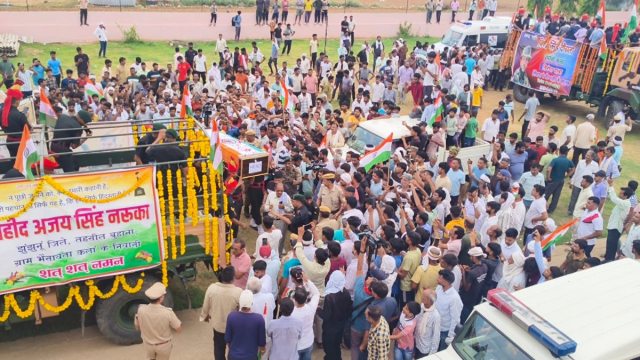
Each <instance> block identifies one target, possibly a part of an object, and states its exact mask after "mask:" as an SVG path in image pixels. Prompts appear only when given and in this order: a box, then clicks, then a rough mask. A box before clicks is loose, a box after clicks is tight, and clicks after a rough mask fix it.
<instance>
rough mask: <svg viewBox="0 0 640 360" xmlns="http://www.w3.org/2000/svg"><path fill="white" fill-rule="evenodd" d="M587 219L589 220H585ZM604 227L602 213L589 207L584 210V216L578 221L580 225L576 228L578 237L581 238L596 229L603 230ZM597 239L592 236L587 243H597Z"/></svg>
mask: <svg viewBox="0 0 640 360" xmlns="http://www.w3.org/2000/svg"><path fill="white" fill-rule="evenodd" d="M585 220H587V222H585ZM603 228H604V221H603V220H602V215H601V214H600V212H599V211H598V209H595V210H593V211H589V210H587V209H585V210H584V212H583V213H582V216H581V217H580V221H578V227H577V228H576V234H575V237H576V238H581V237H583V236H587V235H591V234H593V233H594V232H595V231H598V230H599V231H602V229H603ZM595 244H596V239H595V238H591V239H589V240H587V245H595Z"/></svg>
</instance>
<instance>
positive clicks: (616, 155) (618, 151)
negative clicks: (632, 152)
mask: <svg viewBox="0 0 640 360" xmlns="http://www.w3.org/2000/svg"><path fill="white" fill-rule="evenodd" d="M614 149H615V151H614V153H613V160H615V161H616V162H617V163H618V164H620V160H621V159H622V146H620V145H618V146H616V147H615V148H614Z"/></svg>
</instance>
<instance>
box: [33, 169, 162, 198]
mask: <svg viewBox="0 0 640 360" xmlns="http://www.w3.org/2000/svg"><path fill="white" fill-rule="evenodd" d="M149 176H150V175H149V174H148V173H147V174H145V175H143V176H141V177H140V178H139V179H138V180H137V181H136V183H135V184H133V186H131V187H130V188H129V189H127V190H125V191H123V192H122V193H120V194H119V195H117V196H114V197H110V198H108V199H89V198H86V197H83V196H80V195H76V194H74V193H72V192H71V191H69V190H67V189H65V188H63V187H62V185H60V184H58V183H57V182H56V181H55V180H54V179H53V178H52V177H51V176H48V175H47V176H44V177H43V178H42V179H43V180H44V181H45V182H46V183H47V184H48V185H49V186H51V187H52V188H54V189H55V190H56V191H57V192H59V193H61V194H64V195H66V196H68V197H70V198H72V199H74V200H77V201H80V202H83V203H91V204H106V203H110V202H114V201H116V200H120V199H122V198H124V197H125V196H127V195H129V194H131V193H132V192H134V191H135V190H136V189H137V188H139V187H140V186H141V185H142V184H143V183H144V182H145V181H147V179H148V177H149Z"/></svg>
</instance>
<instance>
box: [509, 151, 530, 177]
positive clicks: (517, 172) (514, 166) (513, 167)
mask: <svg viewBox="0 0 640 360" xmlns="http://www.w3.org/2000/svg"><path fill="white" fill-rule="evenodd" d="M508 155H509V159H510V160H511V164H510V165H509V172H510V173H511V178H512V179H513V180H516V181H517V180H520V177H521V176H522V174H524V164H525V163H526V162H527V158H528V157H529V156H528V154H527V152H526V151H525V152H523V153H522V154H518V153H517V152H516V151H512V152H510V153H509V154H508Z"/></svg>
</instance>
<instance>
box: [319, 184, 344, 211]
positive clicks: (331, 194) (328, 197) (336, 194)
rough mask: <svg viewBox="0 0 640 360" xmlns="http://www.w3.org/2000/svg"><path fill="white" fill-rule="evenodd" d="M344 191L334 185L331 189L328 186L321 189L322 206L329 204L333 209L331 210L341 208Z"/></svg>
mask: <svg viewBox="0 0 640 360" xmlns="http://www.w3.org/2000/svg"><path fill="white" fill-rule="evenodd" d="M342 199H343V196H342V191H340V189H339V188H338V187H337V186H335V184H334V185H333V189H331V190H329V189H328V188H327V187H326V186H323V187H322V189H320V206H327V207H329V209H331V212H336V211H338V210H340V207H341V206H342Z"/></svg>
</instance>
